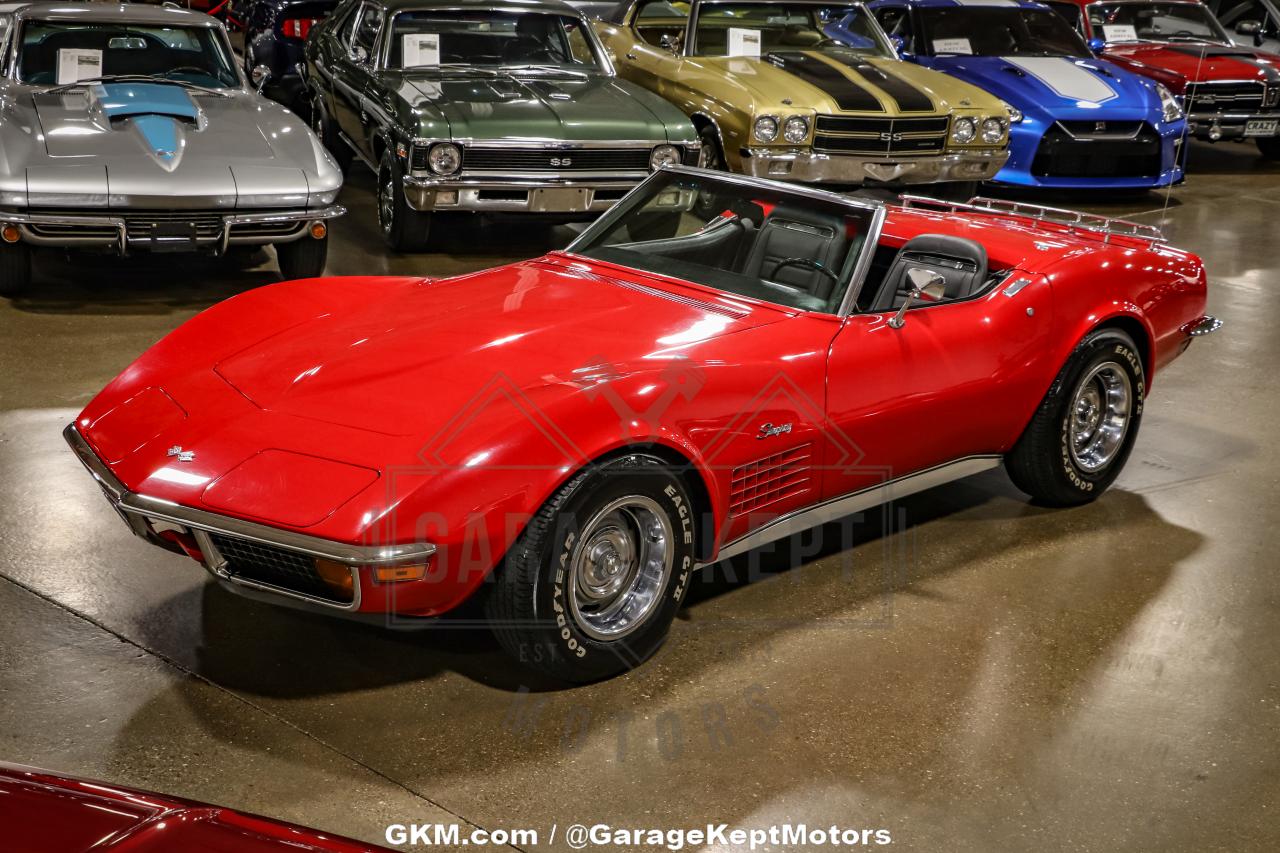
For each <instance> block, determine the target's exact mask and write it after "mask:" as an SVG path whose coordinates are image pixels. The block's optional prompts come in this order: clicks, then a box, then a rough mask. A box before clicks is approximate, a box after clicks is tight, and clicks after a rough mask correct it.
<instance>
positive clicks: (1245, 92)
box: [1186, 82, 1266, 113]
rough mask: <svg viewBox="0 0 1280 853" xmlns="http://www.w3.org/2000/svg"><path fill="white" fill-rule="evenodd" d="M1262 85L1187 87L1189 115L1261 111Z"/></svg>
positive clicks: (1246, 83) (1264, 90)
mask: <svg viewBox="0 0 1280 853" xmlns="http://www.w3.org/2000/svg"><path fill="white" fill-rule="evenodd" d="M1265 94H1266V87H1265V86H1264V85H1263V84H1262V83H1253V82H1242V83H1192V84H1191V85H1189V86H1187V95H1186V110H1187V112H1189V113H1214V112H1256V111H1257V110H1260V109H1262V101H1263V97H1264V96H1265Z"/></svg>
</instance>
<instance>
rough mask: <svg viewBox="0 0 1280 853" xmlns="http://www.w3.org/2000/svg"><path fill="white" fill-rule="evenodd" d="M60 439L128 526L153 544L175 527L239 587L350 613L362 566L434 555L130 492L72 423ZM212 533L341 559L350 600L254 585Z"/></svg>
mask: <svg viewBox="0 0 1280 853" xmlns="http://www.w3.org/2000/svg"><path fill="white" fill-rule="evenodd" d="M62 435H63V438H65V439H66V441H67V444H69V445H71V449H72V450H73V451H75V454H76V456H77V457H78V458H79V459H80V462H81V463H82V464H83V465H84V467H85V468H86V469H88V471H89V473H90V474H91V475H92V476H93V479H94V480H96V481H97V483H98V485H99V486H100V487H101V488H102V491H103V493H104V494H105V495H106V497H107V500H108V501H110V503H111V505H112V507H114V508H115V510H116V512H117V513H119V514H120V517H121V518H123V519H124V521H125V523H126V524H128V525H129V529H130V530H132V531H133V533H134V534H135V535H137V536H140V537H142V538H143V539H146V540H147V541H148V542H150V543H152V544H154V545H161V546H162V547H165V545H164V543H163V542H162V541H160V540H159V538H158V536H157V533H158V529H157V527H156V525H162V526H164V529H174V528H176V529H178V530H181V531H185V532H188V533H190V534H191V535H192V536H193V537H194V538H195V540H196V542H197V543H199V545H200V550H201V553H202V554H203V555H204V557H205V563H204V566H205V568H206V569H208V570H209V572H210V573H211V574H213V576H214V577H216V578H217V579H218V580H220V581H223V582H224V583H228V584H231V585H235V586H242V587H246V588H249V589H253V590H258V591H260V592H265V593H271V594H272V595H276V596H282V597H284V598H288V599H293V600H295V601H302V602H305V603H307V604H313V605H322V606H324V607H328V608H333V609H336V610H348V611H355V610H358V609H359V608H360V576H359V570H360V567H361V566H395V565H405V564H414V563H421V562H423V561H425V560H427V559H428V558H430V557H431V555H433V554H435V552H436V547H435V546H434V545H431V544H428V543H422V544H416V545H351V544H348V543H345V542H335V541H332V540H329V539H321V538H319V537H316V536H307V535H305V534H302V533H294V532H292V531H288V530H280V529H279V528H275V527H270V526H268V525H265V524H257V523H255V522H252V521H243V520H241V519H238V518H231V517H229V516H225V515H218V514H217V513H212V512H206V511H204V510H199V509H192V508H191V507H185V506H180V505H178V504H175V503H172V502H170V501H164V500H160V499H158V498H152V497H148V496H146V495H142V494H138V493H137V492H132V491H129V490H128V489H126V488H125V487H124V484H123V483H121V482H120V481H119V480H118V479H117V478H116V476H115V475H114V474H112V473H111V469H109V468H108V467H107V466H106V464H104V463H103V461H102V460H101V459H99V458H98V455H97V454H96V453H94V451H93V448H91V447H90V446H89V443H88V442H87V441H85V439H84V437H83V436H82V435H80V430H78V429H77V428H76V425H75V424H70V425H69V426H67V428H66V429H65V430H63V432H62ZM211 533H216V534H219V535H221V536H226V537H230V538H234V539H241V540H244V541H246V542H251V543H256V544H259V545H267V546H270V547H273V548H280V549H283V550H285V551H293V552H296V553H298V554H303V555H306V556H309V557H318V558H321V559H324V560H330V561H333V562H335V563H342V564H344V565H346V566H349V567H350V568H351V580H352V600H351V601H350V602H343V603H339V602H334V601H328V600H326V599H323V598H318V597H316V596H311V595H307V594H305V593H301V592H297V591H295V590H291V589H284V588H282V587H277V586H272V585H271V584H265V583H259V582H257V581H254V580H250V579H248V578H244V577H239V576H237V575H235V574H232V573H231V572H229V571H228V570H227V567H228V563H227V561H226V559H224V558H223V557H222V555H221V554H220V552H219V551H218V548H217V547H216V546H215V545H214V543H213V540H212V539H211V538H210V535H209V534H211Z"/></svg>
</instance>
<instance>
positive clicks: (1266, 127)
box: [1244, 118, 1280, 136]
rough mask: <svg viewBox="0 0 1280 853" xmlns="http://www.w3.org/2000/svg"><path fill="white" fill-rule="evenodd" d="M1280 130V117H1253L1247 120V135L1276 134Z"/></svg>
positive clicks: (1245, 127)
mask: <svg viewBox="0 0 1280 853" xmlns="http://www.w3.org/2000/svg"><path fill="white" fill-rule="evenodd" d="M1277 132H1280V119H1274V118H1253V119H1249V121H1247V122H1245V125H1244V135H1245V136H1275V135H1276V133H1277Z"/></svg>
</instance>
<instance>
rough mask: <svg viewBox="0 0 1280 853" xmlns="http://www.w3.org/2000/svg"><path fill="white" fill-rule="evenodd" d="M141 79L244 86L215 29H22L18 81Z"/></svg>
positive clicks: (53, 25) (35, 25) (44, 25)
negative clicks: (149, 78) (152, 78)
mask: <svg viewBox="0 0 1280 853" xmlns="http://www.w3.org/2000/svg"><path fill="white" fill-rule="evenodd" d="M132 75H142V76H146V77H158V78H162V79H166V80H174V81H180V82H186V83H194V84H196V85H197V86H209V87H213V88H235V87H238V86H239V85H240V79H239V77H238V76H237V75H236V72H235V70H234V66H233V65H232V64H231V61H230V57H228V56H227V54H226V51H225V50H224V46H223V41H222V39H221V38H219V37H218V31H217V30H216V29H214V28H212V27H169V26H158V25H150V24H130V23H127V22H121V23H105V22H104V23H97V22H94V23H84V22H76V21H28V22H27V23H26V24H24V25H23V27H22V43H21V45H20V53H19V55H18V79H20V80H22V81H23V82H24V83H33V84H36V85H50V86H53V85H59V86H63V85H67V84H70V83H75V82H77V81H80V80H91V79H95V78H99V77H112V76H132Z"/></svg>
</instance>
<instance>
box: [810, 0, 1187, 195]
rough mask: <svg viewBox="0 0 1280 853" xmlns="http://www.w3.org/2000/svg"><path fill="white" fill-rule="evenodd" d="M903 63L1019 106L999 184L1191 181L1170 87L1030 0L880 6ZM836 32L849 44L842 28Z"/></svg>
mask: <svg viewBox="0 0 1280 853" xmlns="http://www.w3.org/2000/svg"><path fill="white" fill-rule="evenodd" d="M867 6H868V7H869V8H870V9H872V10H873V12H874V13H875V15H876V18H877V20H879V21H880V24H881V26H882V27H883V28H884V29H885V31H886V32H887V33H888V34H889V35H890V37H891V38H892V39H893V41H894V43H895V44H896V45H897V46H898V50H899V52H900V53H901V55H902V58H903V59H906V60H909V61H912V62H917V63H919V64H920V65H924V66H926V67H928V68H932V69H934V70H936V71H942V72H944V73H946V74H950V75H952V76H955V77H959V78H960V79H962V80H965V81H967V82H969V83H972V84H974V85H976V86H978V87H980V88H982V89H985V90H987V91H988V92H990V93H991V94H993V95H995V96H996V97H998V98H1001V99H1003V100H1004V101H1005V102H1006V103H1007V104H1008V105H1009V108H1010V109H1009V113H1010V118H1011V120H1012V124H1011V129H1010V137H1011V141H1010V145H1009V150H1010V157H1009V161H1008V163H1007V164H1006V165H1005V167H1004V168H1003V169H1002V170H1001V171H1000V172H999V173H998V174H997V175H996V181H998V182H1000V183H1007V184H1017V185H1022V186H1031V187H1053V188H1060V189H1101V188H1112V189H1143V188H1148V189H1149V188H1156V187H1166V186H1170V185H1172V184H1175V183H1178V182H1180V181H1181V180H1182V177H1183V169H1182V166H1183V162H1184V157H1183V148H1184V147H1185V146H1184V145H1183V140H1184V136H1185V131H1186V121H1185V119H1184V117H1183V113H1182V109H1181V108H1180V107H1179V105H1178V102H1177V101H1176V100H1175V99H1174V97H1173V95H1171V94H1170V93H1169V91H1168V90H1167V89H1165V88H1164V87H1163V86H1161V85H1159V84H1158V83H1155V82H1153V81H1151V80H1148V79H1146V78H1144V77H1140V76H1138V75H1137V74H1133V73H1131V72H1128V71H1125V70H1123V69H1121V68H1119V67H1117V66H1115V65H1112V64H1111V63H1109V62H1107V61H1105V60H1102V59H1098V58H1097V57H1095V56H1093V54H1092V53H1091V52H1090V51H1089V48H1088V46H1087V45H1086V44H1085V42H1084V39H1083V38H1082V37H1081V36H1080V34H1079V33H1077V32H1076V31H1075V30H1074V29H1072V27H1071V26H1070V25H1069V24H1068V23H1067V22H1066V21H1065V20H1064V19H1063V18H1062V17H1061V16H1059V15H1058V14H1057V13H1056V12H1054V11H1053V10H1052V9H1050V8H1049V7H1048V6H1045V5H1043V4H1040V3H1034V2H1029V0H873V2H871V3H868V4H867ZM826 31H827V35H828V36H830V37H832V38H834V39H836V40H838V41H844V40H846V39H847V38H850V37H852V36H851V35H850V34H846V33H844V32H843V28H842V22H841V20H839V19H833V20H832V21H831V22H830V23H829V25H828V26H827V29H826Z"/></svg>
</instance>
